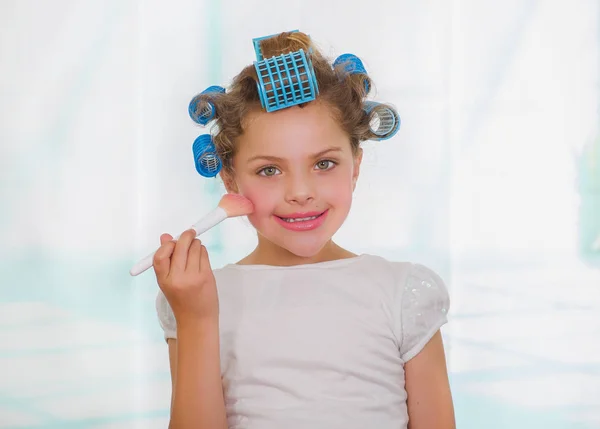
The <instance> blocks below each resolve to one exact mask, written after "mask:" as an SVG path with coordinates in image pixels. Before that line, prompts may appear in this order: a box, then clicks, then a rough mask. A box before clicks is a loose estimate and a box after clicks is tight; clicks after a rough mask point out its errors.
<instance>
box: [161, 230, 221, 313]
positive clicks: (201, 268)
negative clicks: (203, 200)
mask: <svg viewBox="0 0 600 429" xmlns="http://www.w3.org/2000/svg"><path fill="white" fill-rule="evenodd" d="M160 244H161V246H160V248H159V249H158V250H157V251H156V253H155V255H154V259H153V264H152V265H153V267H154V272H155V274H156V279H157V281H158V285H159V287H160V289H161V290H162V292H163V293H164V294H165V297H166V298H167V301H168V302H169V305H170V306H171V309H172V310H173V314H174V315H175V320H176V321H177V322H178V323H180V322H182V321H199V320H206V319H211V320H218V317H219V300H218V294H217V286H216V282H215V277H214V275H213V272H212V269H211V267H210V261H209V259H208V252H207V250H206V247H204V246H203V245H202V243H200V240H198V239H197V238H196V232H195V231H194V230H193V229H190V230H188V231H186V232H184V233H183V234H181V236H180V237H179V239H178V240H177V241H174V240H173V237H172V236H171V235H169V234H163V235H161V237H160Z"/></svg>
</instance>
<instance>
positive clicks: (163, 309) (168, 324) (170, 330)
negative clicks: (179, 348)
mask: <svg viewBox="0 0 600 429" xmlns="http://www.w3.org/2000/svg"><path fill="white" fill-rule="evenodd" d="M156 313H157V314H158V322H159V323H160V326H161V328H162V329H163V332H164V337H165V341H166V340H168V339H169V338H175V339H177V324H176V322H175V315H174V314H173V310H172V309H171V306H170V305H169V302H168V301H167V298H166V297H165V295H164V294H163V292H162V291H161V290H159V291H158V295H157V296H156Z"/></svg>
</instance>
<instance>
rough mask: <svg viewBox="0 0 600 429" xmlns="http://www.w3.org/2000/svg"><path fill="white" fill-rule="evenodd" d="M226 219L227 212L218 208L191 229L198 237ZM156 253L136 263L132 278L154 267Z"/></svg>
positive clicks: (132, 270) (132, 269)
mask: <svg viewBox="0 0 600 429" xmlns="http://www.w3.org/2000/svg"><path fill="white" fill-rule="evenodd" d="M225 219H227V212H226V211H225V210H224V209H222V208H221V207H217V208H216V209H214V210H213V211H211V212H210V213H208V214H207V215H206V216H204V217H203V218H202V219H200V220H199V221H198V222H196V223H195V224H194V225H192V226H191V227H190V228H189V229H194V230H196V237H198V236H199V235H200V234H202V233H203V232H206V231H208V230H209V229H211V228H212V227H214V226H216V225H218V224H219V223H221V222H223V221H224V220H225ZM182 234H183V233H182ZM179 237H181V234H179V235H178V236H177V237H173V240H177V239H179ZM157 250H158V249H157ZM155 253H156V250H155V251H154V252H152V253H150V254H149V255H148V256H146V257H145V258H144V259H141V260H140V261H139V262H138V263H136V264H135V265H134V266H133V267H132V268H131V270H129V274H131V275H132V276H137V275H139V274H142V273H143V272H144V271H146V270H147V269H148V268H150V267H151V266H152V261H153V259H154V254H155Z"/></svg>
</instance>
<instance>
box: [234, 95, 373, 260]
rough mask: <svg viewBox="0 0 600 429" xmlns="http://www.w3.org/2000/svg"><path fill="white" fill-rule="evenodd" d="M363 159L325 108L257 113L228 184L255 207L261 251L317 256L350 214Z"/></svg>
mask: <svg viewBox="0 0 600 429" xmlns="http://www.w3.org/2000/svg"><path fill="white" fill-rule="evenodd" d="M361 159H362V151H359V153H358V154H357V155H356V156H354V155H353V153H352V149H351V146H350V139H349V138H348V136H347V135H346V134H345V133H344V131H343V130H342V129H341V128H340V126H339V125H338V124H337V123H336V121H335V120H334V119H333V117H332V116H331V111H330V109H329V107H327V106H326V105H325V104H323V103H318V102H313V103H310V104H308V105H307V106H305V107H304V108H299V107H292V108H288V109H283V110H280V111H277V112H272V113H266V112H263V111H260V112H254V113H252V114H251V115H249V117H248V118H247V121H246V127H245V132H244V134H243V135H242V136H241V137H240V138H239V140H238V151H237V153H236V155H235V157H234V159H233V168H234V171H235V173H234V176H233V178H231V180H230V181H229V183H228V182H227V180H226V184H228V188H229V189H232V188H233V189H235V190H237V192H239V193H240V194H242V195H244V196H246V197H247V198H249V199H250V200H251V201H252V202H253V203H254V206H255V211H254V213H253V214H251V215H250V216H248V219H249V220H250V222H251V223H252V225H253V226H254V227H255V228H256V230H257V231H258V237H259V248H261V246H262V247H263V248H264V247H271V249H270V250H271V251H273V250H275V253H273V254H279V253H280V252H281V250H286V251H288V252H290V253H292V254H293V255H296V256H298V257H301V258H312V257H315V256H316V255H318V253H319V252H320V251H321V250H322V249H323V248H324V247H325V245H326V244H328V243H329V242H330V240H331V237H332V236H333V234H334V233H335V232H336V231H337V230H338V229H339V228H340V226H341V225H342V223H343V222H344V220H345V219H346V217H347V215H348V212H349V211H350V206H351V203H352V193H353V191H354V188H355V185H356V180H357V178H358V173H359V167H360V162H361ZM273 246H274V247H273Z"/></svg>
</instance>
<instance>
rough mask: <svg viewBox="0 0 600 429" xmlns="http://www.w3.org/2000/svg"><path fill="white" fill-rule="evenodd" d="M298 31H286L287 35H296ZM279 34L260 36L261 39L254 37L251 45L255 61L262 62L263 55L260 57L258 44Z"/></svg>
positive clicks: (260, 52)
mask: <svg viewBox="0 0 600 429" xmlns="http://www.w3.org/2000/svg"><path fill="white" fill-rule="evenodd" d="M297 32H298V30H292V31H288V33H297ZM280 34H281V33H276V34H270V35H268V36H262V37H255V38H254V39H252V43H253V44H254V52H255V53H256V61H262V60H263V59H264V58H263V55H262V51H261V50H260V42H261V41H263V40H265V39H270V38H271V37H275V36H279V35H280Z"/></svg>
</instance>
